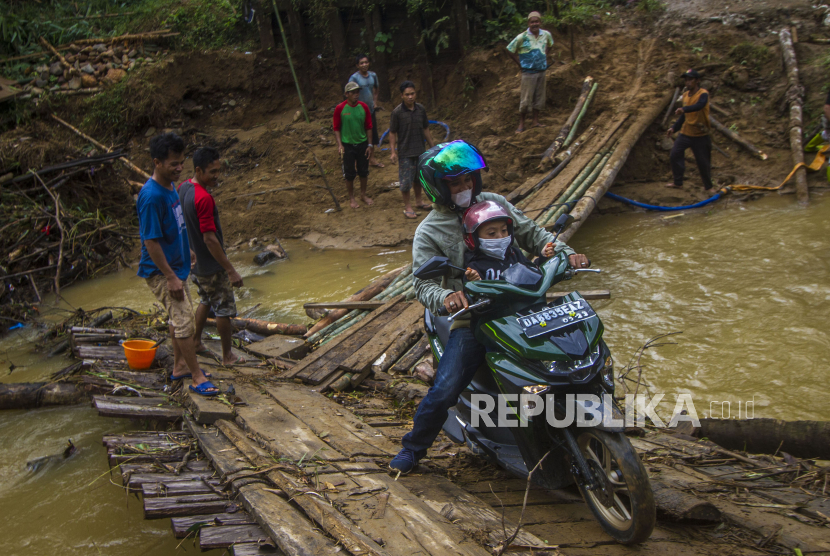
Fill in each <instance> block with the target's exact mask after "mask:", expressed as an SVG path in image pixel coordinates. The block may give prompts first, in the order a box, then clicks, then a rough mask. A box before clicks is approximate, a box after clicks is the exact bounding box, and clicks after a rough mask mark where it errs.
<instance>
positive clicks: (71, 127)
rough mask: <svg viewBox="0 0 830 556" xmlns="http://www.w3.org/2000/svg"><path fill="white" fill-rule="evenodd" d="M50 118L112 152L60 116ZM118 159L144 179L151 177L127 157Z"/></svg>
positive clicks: (105, 150)
mask: <svg viewBox="0 0 830 556" xmlns="http://www.w3.org/2000/svg"><path fill="white" fill-rule="evenodd" d="M52 119H53V120H55V121H56V122H58V123H59V124H61V125H63V126H66V127H68V128H69V129H71V130H72V131H74V132H75V133H76V134H77V135H80V136H81V137H83V138H84V139H86V140H87V141H89V142H90V143H92V144H93V145H95V146H96V147H98V148H99V149H103V150H104V152H108V153H109V152H112V149H110V148H109V147H105V146H104V145H102V144H101V143H99V142H98V141H96V140H95V139H93V138H92V137H90V136H89V135H87V134H86V133H84V132H83V131H81V130H80V129H77V128H75V127H73V126H71V125H70V124H68V123H66V122H65V121H63V120H61V119H60V118H58V117H57V116H55V115H54V114H52ZM118 161H119V162H121V163H122V164H123V165H124V166H126V167H127V168H129V169H130V170H132V171H133V172H135V173H137V174H140V175H141V176H144V178H145V179H148V180H149V179H150V177H151V176H150V174H148V173H147V172H145V171H144V170H142V169H141V168H139V167H138V166H136V165H135V164H133V163H132V162H131V161H130V160H129V159H128V158H126V157H121V158H119V159H118Z"/></svg>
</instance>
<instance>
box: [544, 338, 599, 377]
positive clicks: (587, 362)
mask: <svg viewBox="0 0 830 556" xmlns="http://www.w3.org/2000/svg"><path fill="white" fill-rule="evenodd" d="M598 358H599V344H597V347H595V348H594V350H593V351H592V352H591V353H590V354H589V355H588V357H586V358H584V359H575V360H573V361H550V362H548V363H547V365H546V366H547V369H548V371H550V372H551V373H553V374H555V375H567V376H570V378H571V380H575V381H577V382H578V381H580V380H584V379H585V378H587V376H588V375H589V374H590V372H591V367H592V366H593V364H594V363H595V362H596V360H597V359H598ZM574 373H577V374H576V375H574ZM582 374H584V376H582V377H581V378H580V376H579V375H582Z"/></svg>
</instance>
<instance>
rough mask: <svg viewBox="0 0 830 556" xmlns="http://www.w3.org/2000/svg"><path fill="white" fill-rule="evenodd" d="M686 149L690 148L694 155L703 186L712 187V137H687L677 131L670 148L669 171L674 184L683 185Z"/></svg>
mask: <svg viewBox="0 0 830 556" xmlns="http://www.w3.org/2000/svg"><path fill="white" fill-rule="evenodd" d="M686 149H692V154H694V155H695V162H697V169H698V171H699V172H700V179H701V180H703V187H704V188H705V189H707V190H709V189H712V137H711V136H709V135H704V136H703V137H689V136H688V135H683V134H682V133H679V134H678V135H677V139H675V140H674V146H673V147H672V149H671V155H670V156H671V172H672V174H673V175H674V185H683V174H684V173H685V172H686V158H685V154H686Z"/></svg>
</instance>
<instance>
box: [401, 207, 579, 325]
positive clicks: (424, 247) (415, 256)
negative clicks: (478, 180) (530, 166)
mask: <svg viewBox="0 0 830 556" xmlns="http://www.w3.org/2000/svg"><path fill="white" fill-rule="evenodd" d="M476 199H477V200H478V201H495V202H496V203H498V204H500V205H501V206H503V207H504V208H505V209H506V210H507V212H509V213H510V216H511V217H512V218H513V237H514V239H515V241H516V243H517V244H518V246H519V247H521V248H522V249H524V250H525V251H527V252H529V253H530V254H531V255H534V256H535V255H541V254H542V249H544V247H545V245H546V244H547V243H549V242H551V241H553V234H551V233H550V232H548V231H546V230H545V229H543V228H540V227H539V226H538V225H537V224H536V222H534V221H533V220H531V219H530V218H528V217H527V216H525V215H524V213H523V212H522V211H520V210H519V209H517V208H516V207H514V206H513V205H511V204H510V203H509V202H508V201H507V199H505V198H504V197H502V196H501V195H496V194H495V193H487V192H483V193H481V194H479V195H478V197H476ZM466 248H467V247H466V246H465V245H464V229H463V227H462V225H461V215H460V214H459V213H457V212H453V211H451V210H450V209H449V208H447V207H445V206H443V205H433V210H432V212H430V213H429V215H428V216H427V217H426V218H424V220H423V222H421V223H420V224H419V225H418V229H417V230H415V238H414V239H413V241H412V268H414V269H417V268H418V267H419V266H421V265H422V264H424V263H425V262H426V261H427V260H429V259H430V258H431V257H434V256H436V255H438V256H444V257H449V259H450V263H451V264H453V265H455V266H458V267H463V266H464V251H465V249H466ZM554 250H555V251H556V252H557V253H559V252H560V251H565V253H566V254H568V255H573V254H574V250H573V249H571V248H570V247H568V246H567V245H565V244H564V243H562V242H561V241H557V242H556V246H555V247H554ZM450 272H451V274H450V275H449V276H445V277H444V278H441V279H438V278H436V279H433V280H419V279H418V278H414V277H413V280H414V284H415V295H417V296H418V301H420V302H421V304H423V305H424V307H426V308H428V309H429V310H430V311H432V312H433V313H436V314H437V313H438V310H439V309H440V308H441V306H443V304H444V299H445V298H446V297H447V296H448V295H450V294H451V293H452V292H454V291H461V286H462V283H461V277H462V274H463V273H462V272H461V271H460V270H455V269H451V270H450Z"/></svg>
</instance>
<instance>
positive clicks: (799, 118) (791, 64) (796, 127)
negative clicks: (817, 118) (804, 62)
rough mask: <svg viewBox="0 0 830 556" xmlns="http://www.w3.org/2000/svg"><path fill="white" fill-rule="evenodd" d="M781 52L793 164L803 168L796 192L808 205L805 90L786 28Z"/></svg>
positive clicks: (800, 199)
mask: <svg viewBox="0 0 830 556" xmlns="http://www.w3.org/2000/svg"><path fill="white" fill-rule="evenodd" d="M779 40H780V41H781V51H782V53H783V54H784V65H785V66H786V68H787V81H788V87H787V99H788V100H789V102H790V150H791V151H792V153H793V164H794V165H795V166H798V165H799V164H801V165H802V166H801V167H800V168H799V169H798V170H796V172H795V191H796V197H797V198H798V202H799V204H801V205H806V204H808V203H809V202H810V191H809V189H808V188H807V169H806V168H804V166H803V164H804V145H803V143H802V136H803V135H802V131H801V128H802V127H803V124H804V113H803V109H802V102H803V100H802V99H803V98H804V88H803V87H802V86H801V83H800V82H799V79H798V59H797V58H796V55H795V47H793V37H792V35H791V34H790V30H789V29H787V28H786V27H785V28H783V29H782V30H781V33H780V34H779Z"/></svg>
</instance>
